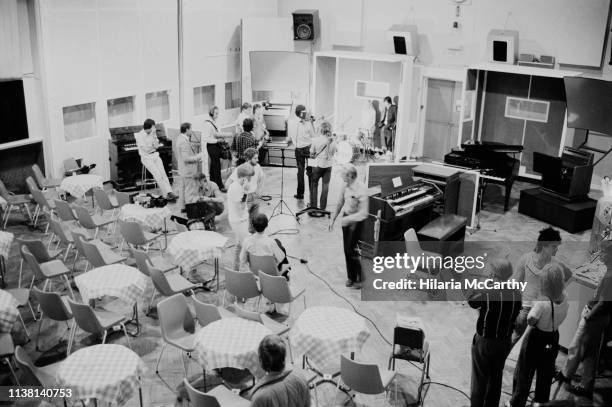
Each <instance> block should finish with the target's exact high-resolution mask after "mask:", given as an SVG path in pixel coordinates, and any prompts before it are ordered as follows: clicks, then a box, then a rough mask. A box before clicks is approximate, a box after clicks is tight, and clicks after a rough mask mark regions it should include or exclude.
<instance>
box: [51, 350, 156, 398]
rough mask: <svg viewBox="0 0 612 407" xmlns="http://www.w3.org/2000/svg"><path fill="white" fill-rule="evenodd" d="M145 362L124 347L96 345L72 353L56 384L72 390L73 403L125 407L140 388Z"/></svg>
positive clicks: (63, 366)
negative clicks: (95, 401) (90, 400)
mask: <svg viewBox="0 0 612 407" xmlns="http://www.w3.org/2000/svg"><path fill="white" fill-rule="evenodd" d="M145 371H146V366H145V364H144V362H143V361H142V360H141V359H140V358H139V357H138V355H137V354H136V353H134V352H133V351H131V350H130V349H128V348H126V347H125V346H123V345H111V344H106V345H93V346H88V347H86V348H82V349H79V350H77V351H76V352H74V353H72V354H71V355H70V356H68V358H67V359H66V360H64V361H63V362H62V364H61V365H60V367H59V369H58V371H57V376H56V380H57V384H58V385H59V386H63V387H67V388H71V389H72V394H73V397H72V399H73V400H88V399H96V400H97V401H98V402H99V403H98V405H105V404H112V405H113V406H115V405H116V406H122V405H124V404H125V403H126V402H127V401H128V400H129V399H130V398H132V397H133V396H134V395H135V393H136V391H137V390H138V387H140V376H142V374H143V373H144V372H145Z"/></svg>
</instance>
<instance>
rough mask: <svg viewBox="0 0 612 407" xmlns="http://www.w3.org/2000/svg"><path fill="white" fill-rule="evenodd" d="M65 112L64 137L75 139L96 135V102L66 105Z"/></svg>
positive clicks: (68, 139) (70, 139)
mask: <svg viewBox="0 0 612 407" xmlns="http://www.w3.org/2000/svg"><path fill="white" fill-rule="evenodd" d="M62 110H63V113H64V137H65V138H66V141H75V140H80V139H84V138H89V137H94V136H95V135H96V104H95V103H85V104H82V105H75V106H66V107H64V108H63V109H62Z"/></svg>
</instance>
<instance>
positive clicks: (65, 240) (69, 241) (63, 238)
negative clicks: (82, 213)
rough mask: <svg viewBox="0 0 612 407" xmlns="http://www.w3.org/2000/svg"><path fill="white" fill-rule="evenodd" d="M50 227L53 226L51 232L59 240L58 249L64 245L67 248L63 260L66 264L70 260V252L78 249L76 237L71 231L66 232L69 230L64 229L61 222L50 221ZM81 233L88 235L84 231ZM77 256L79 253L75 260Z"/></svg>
mask: <svg viewBox="0 0 612 407" xmlns="http://www.w3.org/2000/svg"><path fill="white" fill-rule="evenodd" d="M49 225H50V226H51V232H53V234H54V235H55V236H56V237H57V238H58V242H57V246H56V248H57V247H59V246H60V245H62V244H63V245H65V246H66V247H65V248H64V249H63V251H64V257H63V260H64V262H65V261H66V260H67V259H68V255H69V254H70V250H72V249H76V247H75V246H74V237H73V236H72V233H71V232H70V230H66V229H67V228H66V229H64V226H63V225H62V224H61V223H60V222H58V221H56V220H54V219H49ZM76 233H79V232H78V231H77V232H76ZM81 233H82V235H85V234H86V232H85V230H84V229H81ZM86 240H88V239H86ZM76 255H78V253H75V260H76Z"/></svg>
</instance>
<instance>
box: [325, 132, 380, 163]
mask: <svg viewBox="0 0 612 407" xmlns="http://www.w3.org/2000/svg"><path fill="white" fill-rule="evenodd" d="M336 137H337V138H336V141H337V145H336V154H335V156H334V158H335V160H336V162H337V163H338V164H348V163H354V162H356V161H357V160H360V159H361V160H363V161H368V160H374V158H373V157H372V155H371V153H372V152H373V151H374V143H373V141H372V134H371V132H370V131H369V130H365V129H359V131H358V132H357V134H351V135H348V134H346V133H337V134H336Z"/></svg>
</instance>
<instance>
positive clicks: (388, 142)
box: [379, 96, 397, 151]
mask: <svg viewBox="0 0 612 407" xmlns="http://www.w3.org/2000/svg"><path fill="white" fill-rule="evenodd" d="M383 105H384V106H385V111H384V113H383V116H382V120H381V121H380V126H379V127H382V131H383V137H384V140H385V147H386V148H387V150H389V151H393V144H394V137H393V135H394V134H395V125H396V122H397V106H396V105H394V104H393V102H392V101H391V97H390V96H386V97H385V99H384V101H383Z"/></svg>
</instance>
